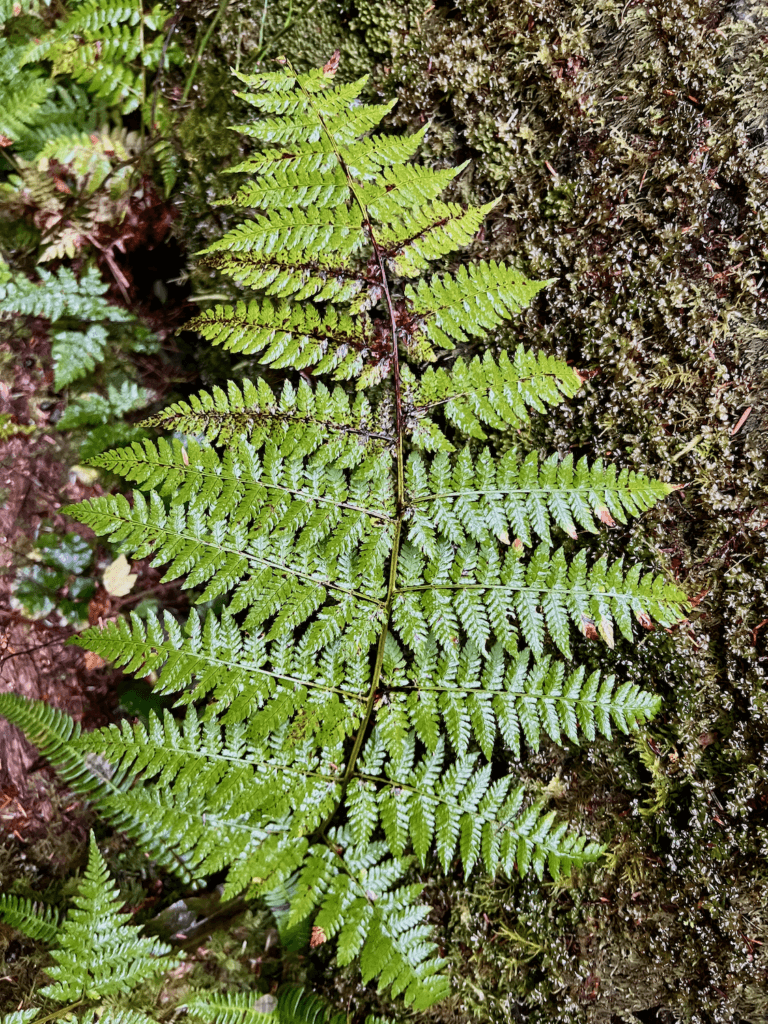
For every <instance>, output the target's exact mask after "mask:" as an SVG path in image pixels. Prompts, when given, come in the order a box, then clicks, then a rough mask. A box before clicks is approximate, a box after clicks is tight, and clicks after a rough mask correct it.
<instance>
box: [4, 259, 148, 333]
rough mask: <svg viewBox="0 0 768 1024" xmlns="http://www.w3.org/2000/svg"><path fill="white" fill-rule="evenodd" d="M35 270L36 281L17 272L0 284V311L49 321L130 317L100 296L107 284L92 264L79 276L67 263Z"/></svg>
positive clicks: (113, 321)
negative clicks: (50, 268) (56, 268)
mask: <svg viewBox="0 0 768 1024" xmlns="http://www.w3.org/2000/svg"><path fill="white" fill-rule="evenodd" d="M38 273H39V275H40V283H39V284H37V283H35V282H32V281H30V280H28V279H27V278H26V277H23V276H21V275H14V276H13V277H12V278H11V280H9V281H7V282H5V283H2V284H0V313H1V314H3V315H5V316H8V315H11V314H13V315H16V316H37V317H45V318H46V319H47V320H51V321H55V320H61V319H62V318H63V317H65V316H67V317H73V318H76V319H79V320H108V321H110V322H112V323H125V322H127V321H129V320H130V319H131V315H130V314H129V313H128V312H126V311H125V310H124V309H120V308H119V307H117V306H113V305H111V304H110V303H108V302H106V301H105V300H104V299H103V298H102V296H103V295H104V294H105V293H106V291H107V288H108V285H107V284H105V283H104V281H102V279H101V277H100V275H99V272H98V271H97V270H96V269H95V268H94V267H89V268H88V269H87V270H86V272H85V274H83V276H82V277H81V278H80V279H79V280H78V278H76V277H75V275H74V273H73V272H72V271H71V270H70V269H69V267H59V269H58V270H56V271H55V272H51V271H49V270H45V269H44V268H43V267H38Z"/></svg>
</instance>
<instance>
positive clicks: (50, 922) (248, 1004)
mask: <svg viewBox="0 0 768 1024" xmlns="http://www.w3.org/2000/svg"><path fill="white" fill-rule="evenodd" d="M120 906H121V900H120V895H119V892H118V890H117V889H116V887H115V885H114V883H113V882H112V879H111V878H110V875H109V872H108V870H107V867H106V865H105V863H104V859H103V858H102V856H101V853H100V852H99V848H98V846H97V845H96V841H95V839H94V837H93V835H91V838H90V846H89V853H88V865H87V867H86V870H85V872H84V874H83V877H82V879H81V880H80V882H79V884H78V887H77V892H76V894H75V896H74V899H73V906H72V907H71V908H70V909H69V911H68V912H67V913H66V915H65V916H64V918H63V920H62V919H60V917H59V914H58V913H57V912H56V911H55V910H54V909H52V908H50V907H46V906H44V905H42V904H39V903H35V902H33V901H32V900H30V899H28V898H26V897H21V896H16V895H13V894H9V893H0V920H1V921H3V922H4V923H5V924H6V925H8V926H10V927H11V928H14V929H16V930H17V931H19V932H21V933H22V934H24V935H27V936H28V937H30V938H33V939H37V940H39V941H42V942H45V943H47V944H49V945H50V947H51V949H50V956H51V959H52V960H53V961H54V963H53V964H51V965H50V966H46V967H45V968H44V970H45V973H46V974H47V975H48V976H49V978H50V979H51V981H50V983H49V984H47V985H44V986H43V987H42V988H41V989H39V991H38V993H37V995H38V998H40V999H41V1005H40V1007H39V1008H37V1007H29V1008H27V1009H20V1010H17V1011H15V1012H14V1013H10V1014H5V1015H3V1016H2V1017H0V1024H33V1022H34V1021H35V1020H40V1021H41V1024H42V1021H49V1020H51V1019H55V1018H57V1017H59V1016H61V1017H64V1018H66V1019H71V1014H72V1011H73V1010H77V1009H78V1008H79V1007H81V1006H83V1007H85V1008H84V1009H82V1010H80V1011H79V1013H78V1015H77V1018H76V1019H77V1021H78V1024H91V1022H92V1021H93V1020H94V1019H96V1020H98V1021H99V1022H100V1024H154V1022H155V1021H156V1020H159V1019H165V1013H166V1012H167V1011H166V1010H165V1008H163V1012H162V1013H160V1012H158V1013H157V1015H155V1014H153V1015H152V1016H149V1015H148V1014H146V1013H141V1012H139V1011H137V1010H134V1009H131V1008H130V1005H127V1006H126V1005H121V1004H123V1003H128V1004H130V997H131V993H133V992H135V990H136V989H137V988H139V986H142V985H145V984H146V983H147V982H153V981H159V980H161V979H162V978H163V976H164V975H167V974H168V972H170V971H172V970H173V969H174V968H175V967H178V966H179V965H180V964H181V963H182V962H183V959H184V957H183V955H178V954H175V953H174V952H173V950H172V948H171V947H170V946H169V945H167V944H166V943H164V942H161V941H160V940H158V939H155V938H149V937H146V936H143V935H142V934H141V928H140V927H139V926H137V925H135V924H132V923H131V921H130V914H127V913H124V912H122V911H121V910H120ZM56 1004H59V1005H58V1008H57V1006H56ZM63 1004H69V1005H63ZM88 1004H90V1006H89V1005H88ZM51 1007H53V1009H52V1008H51ZM180 1009H186V1011H187V1014H188V1016H189V1017H190V1018H191V1019H192V1020H193V1021H200V1022H202V1024H342V1022H343V1021H345V1020H346V1015H344V1014H336V1013H333V1011H332V1009H331V1007H330V1006H329V1005H328V1004H327V1003H326V1002H325V1001H324V1000H322V999H320V998H319V997H318V996H315V995H313V994H312V993H308V992H305V991H304V990H303V989H302V988H299V987H297V986H287V987H285V988H284V989H283V990H282V991H281V992H280V994H279V996H278V997H277V998H276V997H275V996H273V995H267V994H265V993H263V992H258V991H254V992H237V993H232V994H228V993H225V992H220V991H210V990H200V991H196V990H194V989H193V990H192V992H191V993H189V994H187V995H186V996H185V1005H184V1006H183V1007H180ZM94 1014H95V1018H94ZM365 1024H386V1022H383V1021H377V1020H375V1019H374V1018H372V1017H369V1018H366V1022H365Z"/></svg>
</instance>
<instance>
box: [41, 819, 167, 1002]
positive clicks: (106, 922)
mask: <svg viewBox="0 0 768 1024" xmlns="http://www.w3.org/2000/svg"><path fill="white" fill-rule="evenodd" d="M74 903H75V907H74V908H73V909H72V910H71V911H70V912H69V913H68V914H67V916H66V918H65V919H64V923H63V925H62V927H61V932H60V933H59V935H58V939H57V942H58V945H57V946H56V947H55V948H54V949H52V950H51V956H52V957H53V959H54V960H55V961H56V964H55V966H53V967H49V968H48V969H47V973H48V974H49V975H50V977H51V978H53V983H52V984H50V985H46V986H45V988H43V989H42V990H41V991H42V994H43V995H45V996H47V998H49V999H55V1000H58V1001H60V1002H65V1001H68V1000H73V999H80V998H82V997H83V996H87V997H88V998H90V999H100V998H103V997H104V996H111V995H115V994H116V993H118V992H130V991H131V989H133V988H135V987H136V986H137V985H138V984H140V983H141V982H143V981H146V980H147V979H148V978H152V977H156V976H157V975H159V974H162V973H164V972H165V971H166V970H167V969H169V967H172V966H174V962H169V959H168V957H167V955H166V954H168V953H169V951H170V950H169V947H168V946H166V945H164V944H163V943H161V942H158V941H157V940H155V939H149V938H144V937H142V936H140V935H139V931H140V929H139V928H138V927H137V926H136V925H132V924H129V923H128V916H129V915H127V914H123V913H121V912H120V911H119V909H118V908H119V907H120V899H119V893H118V891H117V889H116V888H115V887H114V885H113V884H112V883H111V880H110V877H109V873H108V872H107V868H106V865H105V864H104V861H103V859H102V857H101V854H100V853H99V848H98V847H97V845H96V841H95V840H94V838H93V836H91V847H90V853H89V858H88V867H87V869H86V871H85V874H84V875H83V879H82V882H81V883H80V887H79V890H78V894H77V896H76V897H75V900H74ZM178 962H179V961H178V959H177V960H176V961H175V963H178Z"/></svg>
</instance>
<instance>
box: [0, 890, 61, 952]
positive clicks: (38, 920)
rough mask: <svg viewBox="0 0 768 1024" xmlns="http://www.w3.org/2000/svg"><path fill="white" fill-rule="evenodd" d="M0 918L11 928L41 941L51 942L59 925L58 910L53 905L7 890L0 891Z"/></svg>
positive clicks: (57, 932) (56, 933) (57, 931)
mask: <svg viewBox="0 0 768 1024" xmlns="http://www.w3.org/2000/svg"><path fill="white" fill-rule="evenodd" d="M0 918H2V920H3V921H4V922H5V923H6V924H8V925H10V926H11V928H15V929H16V930H17V931H20V932H23V934H24V935H28V936H29V937H30V938H31V939H42V940H43V942H53V940H54V939H55V938H56V936H57V935H58V934H59V929H60V927H61V923H60V920H59V914H58V911H57V910H55V909H54V908H53V907H47V906H45V905H44V904H42V903H35V902H34V901H33V900H31V899H28V898H27V897H25V896H15V895H14V894H13V893H7V892H2V893H0Z"/></svg>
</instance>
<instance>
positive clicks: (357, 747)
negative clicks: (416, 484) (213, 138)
mask: <svg viewBox="0 0 768 1024" xmlns="http://www.w3.org/2000/svg"><path fill="white" fill-rule="evenodd" d="M332 59H333V58H332ZM288 66H289V68H290V70H291V72H292V73H293V74H294V75H295V72H294V71H293V68H291V67H290V64H289V65H288ZM296 79H297V82H298V84H299V87H300V88H301V91H302V92H303V93H304V97H305V99H306V100H307V103H308V105H309V106H310V107H311V108H312V109H313V110H314V112H315V114H316V115H317V118H318V120H319V122H320V124H321V126H322V129H323V131H324V132H325V134H326V137H327V138H328V141H329V142H330V144H331V146H332V148H333V151H334V153H335V154H336V159H337V160H338V162H339V166H340V167H341V169H342V170H343V171H344V176H345V177H346V179H347V184H348V185H349V190H350V192H351V194H352V195H353V196H354V199H355V202H356V203H357V206H358V208H359V210H360V214H361V216H362V218H363V222H364V224H365V226H366V228H367V231H368V237H369V238H370V240H371V245H372V247H373V252H374V256H375V258H376V262H377V263H378V265H379V274H380V276H381V286H382V288H383V290H384V298H385V301H386V304H387V312H388V314H389V326H390V331H391V335H392V379H393V384H394V391H395V458H396V460H397V490H396V501H397V520H396V522H395V530H394V535H393V537H392V553H391V555H390V562H389V579H388V581H387V596H386V598H385V601H384V621H383V624H382V628H381V633H380V634H379V642H378V645H377V647H376V660H375V661H374V664H373V674H372V676H371V686H370V689H369V691H368V700H367V702H366V705H365V712H364V714H363V720H362V722H361V723H360V728H359V729H358V730H357V735H356V736H355V743H354V746H353V747H352V751H351V753H350V755H349V760H348V761H347V767H346V769H345V771H344V776H343V778H342V786H343V788H346V786H347V784H348V782H349V780H350V778H351V777H352V773H353V772H354V770H355V764H356V763H357V759H358V757H359V756H360V751H361V749H362V746H363V741H364V740H365V737H366V734H367V732H368V726H369V725H370V721H371V716H372V714H373V706H374V703H375V701H376V694H377V693H378V689H379V682H380V680H381V670H382V667H383V665H384V649H385V647H386V643H387V633H388V631H389V620H390V617H391V615H392V604H393V602H394V599H395V594H396V583H397V563H398V559H399V555H400V535H401V532H402V524H403V513H404V511H405V459H404V457H403V437H404V433H405V430H404V423H403V403H402V387H401V380H400V361H399V351H398V344H397V321H396V318H395V307H394V304H393V302H392V295H391V293H390V291H389V282H388V280H387V270H386V267H385V265H384V257H383V256H382V254H381V249H380V248H379V244H378V242H377V240H376V233H375V231H374V230H373V224H372V223H371V218H370V215H369V213H368V207H367V206H366V205H365V203H364V202H363V199H362V196H361V195H360V193H359V191H358V189H357V185H356V183H355V181H354V179H353V177H352V175H351V174H350V171H349V168H348V167H347V164H346V161H345V160H344V157H343V156H342V155H341V151H340V150H339V147H338V146H337V145H336V139H335V138H334V137H333V134H332V132H331V131H329V129H328V125H327V124H326V123H325V118H324V117H323V115H322V113H321V112H320V110H319V109H318V107H317V105H316V103H315V101H314V98H313V96H312V94H311V93H310V92H308V91H307V89H305V88H304V86H303V85H302V84H301V82H300V81H299V79H298V76H296ZM326 824H327V823H325V824H324V825H323V831H324V830H325V827H326Z"/></svg>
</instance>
